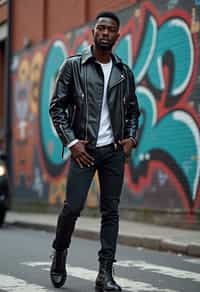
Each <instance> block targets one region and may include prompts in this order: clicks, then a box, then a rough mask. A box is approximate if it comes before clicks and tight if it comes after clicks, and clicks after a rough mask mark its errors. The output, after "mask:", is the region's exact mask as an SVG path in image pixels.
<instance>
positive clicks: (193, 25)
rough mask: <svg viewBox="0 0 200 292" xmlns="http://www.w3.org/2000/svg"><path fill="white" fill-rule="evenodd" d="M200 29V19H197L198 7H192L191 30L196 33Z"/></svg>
mask: <svg viewBox="0 0 200 292" xmlns="http://www.w3.org/2000/svg"><path fill="white" fill-rule="evenodd" d="M199 31H200V21H197V20H196V9H195V8H192V23H191V32H192V33H196V32H199Z"/></svg>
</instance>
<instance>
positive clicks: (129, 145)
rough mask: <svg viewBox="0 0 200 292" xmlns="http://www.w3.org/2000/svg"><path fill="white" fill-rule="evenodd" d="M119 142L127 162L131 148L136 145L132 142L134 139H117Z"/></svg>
mask: <svg viewBox="0 0 200 292" xmlns="http://www.w3.org/2000/svg"><path fill="white" fill-rule="evenodd" d="M119 144H121V145H122V146H123V149H124V153H125V157H126V162H128V161H129V160H130V157H131V150H132V148H135V147H136V143H134V140H132V139H131V138H127V139H123V140H121V141H119Z"/></svg>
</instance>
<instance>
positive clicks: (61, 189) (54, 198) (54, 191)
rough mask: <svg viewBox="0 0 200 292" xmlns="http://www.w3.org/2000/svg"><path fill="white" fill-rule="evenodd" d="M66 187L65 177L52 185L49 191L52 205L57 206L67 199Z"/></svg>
mask: <svg viewBox="0 0 200 292" xmlns="http://www.w3.org/2000/svg"><path fill="white" fill-rule="evenodd" d="M65 185H66V179H65V177H64V178H63V177H61V178H60V179H58V180H57V181H56V182H52V183H51V184H50V190H49V199H48V201H49V203H50V205H57V204H60V203H63V201H64V199H65Z"/></svg>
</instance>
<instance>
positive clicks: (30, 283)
mask: <svg viewBox="0 0 200 292" xmlns="http://www.w3.org/2000/svg"><path fill="white" fill-rule="evenodd" d="M53 237H54V234H53V233H48V232H44V231H34V230H27V229H22V228H16V227H14V226H5V227H4V228H3V229H1V230H0V292H2V291H8V292H47V291H49V292H52V291H58V289H54V288H53V287H52V285H51V282H50V280H49V271H48V270H49V266H50V261H51V260H50V255H51V252H52V249H51V242H52V239H53ZM98 249H99V243H98V242H96V241H90V240H83V239H79V238H73V240H72V246H71V249H70V252H69V256H68V262H67V264H68V267H67V271H68V279H67V282H66V284H65V285H64V287H63V288H62V289H60V291H68V292H90V291H94V281H95V278H96V274H97V269H98V263H97V251H98ZM115 278H116V280H117V281H118V282H119V283H120V284H121V285H122V287H123V291H124V292H126V291H131V292H148V291H152V292H183V291H184V292H199V291H200V258H192V257H187V256H182V255H175V254H170V253H165V252H163V253H162V252H157V251H151V250H145V249H141V248H131V247H126V246H118V251H117V263H116V264H115Z"/></svg>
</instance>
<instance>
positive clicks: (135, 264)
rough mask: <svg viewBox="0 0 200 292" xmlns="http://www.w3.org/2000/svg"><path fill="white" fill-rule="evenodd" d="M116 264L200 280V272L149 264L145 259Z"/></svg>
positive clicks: (174, 276) (180, 277)
mask: <svg viewBox="0 0 200 292" xmlns="http://www.w3.org/2000/svg"><path fill="white" fill-rule="evenodd" d="M116 265H118V266H121V267H129V268H130V267H134V268H139V269H140V270H142V271H151V272H154V273H158V274H162V275H165V276H170V277H173V278H179V279H190V280H192V281H195V282H200V273H195V272H190V271H186V270H179V269H175V268H170V267H167V266H160V265H154V264H149V263H147V262H145V261H119V262H117V263H116Z"/></svg>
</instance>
